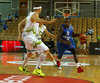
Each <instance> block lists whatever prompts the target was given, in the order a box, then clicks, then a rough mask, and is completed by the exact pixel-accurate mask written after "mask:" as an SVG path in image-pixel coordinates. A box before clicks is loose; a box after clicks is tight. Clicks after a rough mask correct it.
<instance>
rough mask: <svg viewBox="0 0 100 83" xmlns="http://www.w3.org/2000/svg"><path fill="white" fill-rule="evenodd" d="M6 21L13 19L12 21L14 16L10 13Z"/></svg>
mask: <svg viewBox="0 0 100 83" xmlns="http://www.w3.org/2000/svg"><path fill="white" fill-rule="evenodd" d="M6 21H11V22H12V16H11V15H10V14H9V13H8V16H7V19H6Z"/></svg>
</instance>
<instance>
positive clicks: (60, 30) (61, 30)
mask: <svg viewBox="0 0 100 83" xmlns="http://www.w3.org/2000/svg"><path fill="white" fill-rule="evenodd" d="M62 32H63V27H61V26H60V27H59V29H58V33H57V41H59V42H62V43H65V44H66V45H70V44H71V42H70V41H65V40H62V39H61V38H60V36H61V34H62Z"/></svg>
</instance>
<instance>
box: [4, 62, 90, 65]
mask: <svg viewBox="0 0 100 83" xmlns="http://www.w3.org/2000/svg"><path fill="white" fill-rule="evenodd" d="M37 62H38V61H28V63H27V65H37ZM6 63H10V64H23V61H7V62H6ZM42 65H44V66H53V62H51V61H44V62H43V64H42ZM81 65H82V66H86V65H90V64H88V63H81ZM61 66H76V64H75V62H61Z"/></svg>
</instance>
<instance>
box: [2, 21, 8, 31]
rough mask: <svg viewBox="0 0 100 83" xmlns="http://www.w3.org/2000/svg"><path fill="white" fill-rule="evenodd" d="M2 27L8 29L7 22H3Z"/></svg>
mask: <svg viewBox="0 0 100 83" xmlns="http://www.w3.org/2000/svg"><path fill="white" fill-rule="evenodd" d="M3 29H4V30H7V29H8V25H7V22H5V24H4V25H3Z"/></svg>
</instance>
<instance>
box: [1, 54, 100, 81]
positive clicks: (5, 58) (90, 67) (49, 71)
mask: <svg viewBox="0 0 100 83" xmlns="http://www.w3.org/2000/svg"><path fill="white" fill-rule="evenodd" d="M22 54H23V53H0V83H62V82H66V83H100V56H99V55H78V58H79V62H80V63H81V65H82V68H83V69H84V72H83V73H77V69H76V66H75V63H74V60H73V56H72V55H64V56H63V58H62V60H61V66H62V70H58V69H56V68H54V66H53V63H52V62H51V61H50V59H49V57H48V56H47V58H46V60H45V61H44V63H43V64H42V71H43V72H44V73H45V74H46V76H47V77H46V78H45V79H44V78H42V77H38V76H35V75H33V74H32V72H33V70H34V69H35V66H36V64H37V60H38V56H36V58H35V59H29V61H28V63H27V68H28V70H29V75H25V74H24V73H23V72H20V71H19V70H18V67H19V66H20V65H21V64H22V63H23V60H22ZM54 57H56V55H54ZM14 77H17V78H16V79H18V78H23V81H19V82H16V80H15V79H13V80H15V82H14V81H12V80H10V81H9V82H8V78H9V79H11V78H14ZM24 78H25V79H24ZM33 78H34V80H33ZM27 80H29V81H28V82H27ZM75 80H76V81H75ZM82 81H84V82H82Z"/></svg>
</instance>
